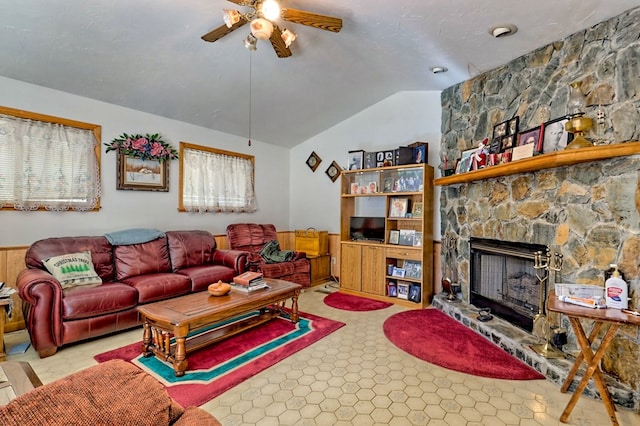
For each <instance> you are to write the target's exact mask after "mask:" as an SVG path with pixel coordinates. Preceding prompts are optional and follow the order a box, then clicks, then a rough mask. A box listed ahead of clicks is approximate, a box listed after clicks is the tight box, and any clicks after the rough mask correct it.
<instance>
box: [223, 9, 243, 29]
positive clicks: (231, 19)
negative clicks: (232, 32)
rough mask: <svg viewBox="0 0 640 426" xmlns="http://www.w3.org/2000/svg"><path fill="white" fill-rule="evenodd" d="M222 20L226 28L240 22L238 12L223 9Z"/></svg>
mask: <svg viewBox="0 0 640 426" xmlns="http://www.w3.org/2000/svg"><path fill="white" fill-rule="evenodd" d="M223 19H224V23H225V25H226V26H227V28H231V27H233V25H234V24H237V23H238V22H239V21H240V12H238V11H237V10H229V9H224V16H223Z"/></svg>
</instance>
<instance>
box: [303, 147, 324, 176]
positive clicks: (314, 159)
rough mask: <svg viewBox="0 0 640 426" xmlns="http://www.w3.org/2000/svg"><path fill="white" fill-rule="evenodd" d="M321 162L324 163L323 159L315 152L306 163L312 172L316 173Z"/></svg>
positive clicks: (312, 152)
mask: <svg viewBox="0 0 640 426" xmlns="http://www.w3.org/2000/svg"><path fill="white" fill-rule="evenodd" d="M321 162H322V159H321V158H320V156H319V155H318V154H316V152H315V151H311V154H310V155H309V158H307V161H306V163H307V166H309V168H310V169H311V171H312V172H315V171H316V169H317V168H318V166H319V165H320V163H321Z"/></svg>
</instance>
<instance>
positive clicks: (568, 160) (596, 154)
mask: <svg viewBox="0 0 640 426" xmlns="http://www.w3.org/2000/svg"><path fill="white" fill-rule="evenodd" d="M638 153H640V142H624V143H617V144H613V145H598V146H593V147H588V148H581V149H569V150H565V151H557V152H551V153H549V154H541V155H537V156H535V157H531V158H525V159H522V160H516V161H512V162H510V163H506V164H500V165H497V166H491V167H485V168H484V169H480V170H473V171H471V172H466V173H459V174H456V175H451V176H445V177H440V178H437V179H434V181H433V184H434V185H436V186H446V185H455V184H460V183H468V182H473V181H476V180H484V179H491V178H496V177H501V176H509V175H514V174H516V173H527V172H535V171H536V170H543V169H552V168H554V167H563V166H570V165H572V164H578V163H586V162H589V161H598V160H606V159H608V158H614V157H624V156H627V155H634V154H638Z"/></svg>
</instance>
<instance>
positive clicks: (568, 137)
mask: <svg viewBox="0 0 640 426" xmlns="http://www.w3.org/2000/svg"><path fill="white" fill-rule="evenodd" d="M568 121H569V119H568V118H567V117H566V116H563V117H559V118H556V119H554V120H550V121H547V122H545V123H544V124H543V125H542V128H543V134H542V135H543V136H542V152H543V153H544V154H547V153H549V152H555V151H562V150H564V149H565V148H566V147H567V144H568V143H569V142H571V141H572V140H573V133H569V132H568V131H567V129H566V128H565V125H566V124H567V122H568Z"/></svg>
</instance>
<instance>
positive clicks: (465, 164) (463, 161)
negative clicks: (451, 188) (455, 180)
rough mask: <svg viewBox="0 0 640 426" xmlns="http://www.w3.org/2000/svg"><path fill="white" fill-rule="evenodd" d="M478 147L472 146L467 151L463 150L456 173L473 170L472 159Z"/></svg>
mask: <svg viewBox="0 0 640 426" xmlns="http://www.w3.org/2000/svg"><path fill="white" fill-rule="evenodd" d="M477 149H478V148H471V149H467V150H466V151H462V156H461V157H460V160H458V163H457V164H456V173H466V172H468V171H469V170H471V160H472V159H473V154H475V152H476V150H477Z"/></svg>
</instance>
